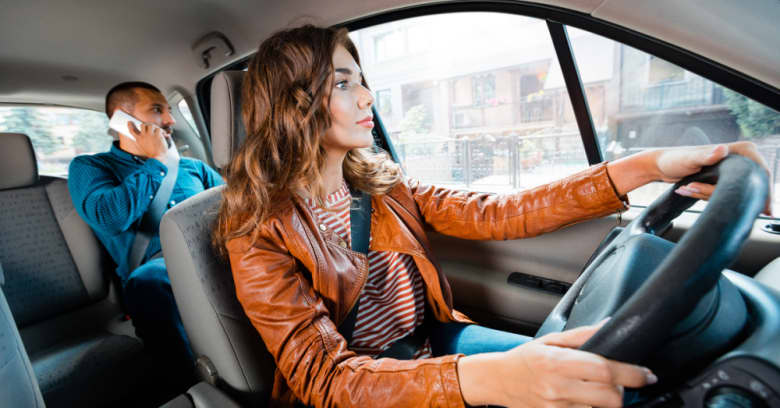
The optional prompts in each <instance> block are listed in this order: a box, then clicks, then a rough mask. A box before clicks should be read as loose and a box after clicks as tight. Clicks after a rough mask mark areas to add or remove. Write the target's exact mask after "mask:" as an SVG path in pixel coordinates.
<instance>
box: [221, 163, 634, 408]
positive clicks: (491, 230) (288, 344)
mask: <svg viewBox="0 0 780 408" xmlns="http://www.w3.org/2000/svg"><path fill="white" fill-rule="evenodd" d="M372 206H373V214H372V218H371V236H372V238H373V240H372V241H371V247H370V249H372V250H375V251H395V252H400V253H405V254H409V255H411V256H412V257H413V259H414V261H415V262H416V264H417V267H418V269H419V270H420V273H421V274H422V278H423V280H424V281H425V295H426V299H427V302H428V305H429V306H430V308H431V310H432V312H433V314H434V316H435V317H436V319H437V320H439V321H443V322H449V321H460V322H468V321H469V320H468V318H466V317H465V316H464V315H462V314H461V313H459V312H457V311H455V310H453V308H452V294H451V293H450V286H449V284H448V283H447V280H446V278H445V276H444V273H443V272H442V271H441V269H440V268H439V267H438V265H437V264H436V261H435V258H434V256H433V254H432V252H431V248H430V246H429V243H428V240H427V238H426V235H425V231H424V228H426V227H430V228H433V229H434V230H436V231H438V232H440V233H443V234H447V235H452V236H455V237H460V238H465V239H480V240H487V239H496V240H498V239H502V240H503V239H515V238H523V237H531V236H534V235H538V234H541V233H544V232H548V231H552V230H555V229H557V228H560V227H562V226H565V225H569V224H572V223H575V222H578V221H583V220H586V219H589V218H594V217H598V216H603V215H606V214H610V213H613V212H615V211H617V210H620V209H623V208H625V204H624V202H623V201H622V200H621V199H620V198H619V197H617V195H616V193H615V190H614V187H613V186H612V182H611V180H610V179H609V177H608V176H607V171H606V166H605V165H604V164H601V165H597V166H594V167H591V168H590V169H587V170H585V171H582V172H580V173H577V174H575V175H573V176H570V177H567V178H565V179H563V180H561V181H558V182H555V183H552V184H548V185H545V186H540V187H537V188H534V189H531V190H527V191H523V192H519V193H516V194H512V195H495V194H483V193H467V192H461V191H453V190H447V189H443V188H437V187H432V186H424V185H420V184H419V183H416V182H411V181H410V182H406V183H401V184H399V185H398V186H396V187H395V188H394V189H393V190H392V191H391V192H390V193H388V194H386V195H382V196H374V197H373V198H372ZM259 228H260V229H261V230H260V234H259V237H260V238H259V240H258V241H257V242H255V243H254V245H250V239H249V237H242V238H236V239H234V240H231V241H230V242H229V243H228V244H227V249H228V252H229V255H230V264H231V266H232V270H233V278H234V279H235V283H236V292H237V295H238V299H239V301H240V302H241V305H242V306H243V308H244V310H245V311H246V314H247V316H249V319H250V320H251V321H252V324H254V326H255V328H257V330H258V332H260V334H261V336H262V338H263V341H264V342H265V344H266V346H267V348H268V351H269V352H270V353H271V355H272V356H273V357H274V360H275V361H276V366H277V370H276V375H275V382H274V387H273V391H272V397H271V398H272V404H271V405H275V406H285V405H292V404H293V403H294V402H295V401H302V402H303V403H304V404H306V405H313V406H316V407H324V406H327V407H331V406H342V407H349V406H354V407H379V406H388V407H391V406H392V407H428V406H430V407H462V406H464V402H463V398H462V396H461V393H460V384H459V381H458V375H457V369H456V365H457V362H458V359H459V358H460V356H458V355H452V356H444V357H438V358H432V359H423V360H412V361H402V360H393V359H387V358H383V359H378V360H374V359H372V358H370V357H367V356H358V355H356V354H355V353H354V352H352V351H350V350H349V349H348V348H347V344H346V342H345V340H344V338H343V337H342V336H341V335H340V334H339V333H338V330H337V327H338V325H339V324H340V323H341V322H342V320H343V319H344V318H345V317H346V315H347V313H348V312H349V310H350V309H351V308H352V306H353V305H354V304H355V302H357V299H358V294H359V293H360V291H361V288H362V287H363V284H364V283H365V281H366V277H367V276H368V264H367V260H366V256H365V255H363V254H360V253H357V252H353V251H351V250H350V249H348V248H342V247H341V246H339V245H338V239H337V238H336V237H335V235H334V233H333V232H331V231H330V230H326V231H322V230H321V229H320V228H319V226H318V224H317V218H316V217H315V216H314V214H313V213H312V212H311V210H310V209H309V208H308V207H307V206H306V204H305V203H304V202H303V200H301V199H298V198H294V199H292V200H290V202H289V203H287V204H286V205H285V208H283V210H282V211H280V212H278V213H277V214H276V215H275V216H273V217H272V218H271V219H269V220H267V221H266V222H265V223H263V224H262V225H260V226H259Z"/></svg>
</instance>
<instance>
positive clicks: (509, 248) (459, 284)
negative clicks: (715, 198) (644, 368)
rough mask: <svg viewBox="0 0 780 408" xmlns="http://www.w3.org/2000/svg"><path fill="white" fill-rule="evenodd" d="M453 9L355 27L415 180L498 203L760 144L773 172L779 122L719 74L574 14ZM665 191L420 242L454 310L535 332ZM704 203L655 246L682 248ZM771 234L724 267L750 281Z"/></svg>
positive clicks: (770, 254) (382, 134)
mask: <svg viewBox="0 0 780 408" xmlns="http://www.w3.org/2000/svg"><path fill="white" fill-rule="evenodd" d="M483 7H484V6H483ZM457 11H458V12H455V10H453V12H448V10H447V8H446V7H436V6H434V7H427V8H425V7H424V8H418V9H415V10H413V11H410V10H405V11H404V12H400V13H396V14H386V15H382V16H378V17H377V16H375V17H373V18H372V19H367V20H362V21H357V22H352V23H350V24H348V27H350V29H351V34H350V35H351V37H352V39H353V41H354V42H355V44H356V45H357V46H358V48H359V51H360V55H361V58H362V61H361V64H362V68H363V71H364V73H365V76H366V79H367V81H368V83H369V85H370V86H371V88H372V90H373V92H374V95H375V106H374V108H375V111H376V115H377V117H378V118H379V120H380V121H381V124H382V126H380V127H379V129H378V135H377V136H378V139H379V144H380V145H382V146H383V147H385V148H386V149H387V150H389V152H390V153H391V154H392V155H393V156H394V158H395V159H396V160H397V161H398V162H400V163H401V165H402V166H403V167H404V170H405V172H406V175H407V176H408V177H412V178H416V179H419V180H421V181H422V182H424V183H430V184H435V185H441V186H448V187H452V188H457V189H465V190H473V191H485V192H492V193H497V194H506V193H511V192H513V191H519V190H522V189H528V188H533V187H536V186H539V185H542V184H544V183H547V182H550V181H553V180H556V179H559V178H562V177H565V176H566V175H569V174H572V173H574V172H576V171H578V170H582V169H584V168H586V167H588V166H589V165H592V164H595V163H598V162H601V161H603V160H615V159H618V158H620V157H624V156H626V155H629V154H632V153H635V152H638V151H642V150H645V149H650V148H658V147H681V146H689V145H701V144H709V143H725V142H732V141H737V140H752V141H754V142H755V143H756V144H757V145H758V147H759V150H760V152H761V153H762V155H763V156H764V158H765V159H766V160H767V162H768V163H769V168H770V170H772V172H777V169H778V167H780V166H778V159H779V158H780V157H779V156H778V152H779V151H780V115H779V114H778V112H777V111H776V110H773V109H772V108H771V107H768V106H766V105H763V104H761V103H759V102H756V101H754V100H752V99H750V98H749V97H748V96H749V95H750V91H751V90H752V89H753V88H750V86H747V85H746V86H742V85H744V84H745V83H747V82H745V81H744V78H740V77H738V76H734V77H724V75H726V74H724V72H725V71H724V69H723V67H719V66H716V65H714V64H713V65H712V66H707V65H706V64H705V65H703V66H702V65H700V64H699V65H696V70H697V71H698V74H695V73H693V72H692V71H689V70H686V69H685V68H682V67H681V66H680V65H677V64H674V63H671V62H669V61H668V59H679V60H681V61H683V60H686V58H688V61H690V56H689V55H687V54H685V55H683V54H682V53H681V52H680V50H677V49H673V48H672V47H669V48H664V47H660V46H659V44H658V42H655V41H652V39H648V38H644V37H642V36H640V35H638V34H636V33H633V32H628V31H627V30H625V31H621V30H619V29H615V27H613V26H611V27H601V26H599V24H598V23H597V22H595V21H592V20H589V19H587V18H586V17H582V16H581V17H572V16H571V15H554V13H552V14H551V13H550V12H549V10H543V11H538V10H535V9H533V8H528V7H519V8H517V9H516V10H513V9H512V8H511V7H501V8H500V9H491V10H486V9H480V8H479V6H474V7H472V8H470V9H465V10H464V8H462V7H461V8H460V10H457ZM521 14H526V15H521ZM559 21H565V22H567V23H569V24H575V25H577V26H580V27H587V28H590V29H591V30H593V31H591V30H585V29H581V28H575V27H573V26H570V25H567V24H561V23H560V22H559ZM594 31H598V32H600V34H596V33H595V32H594ZM608 35H609V36H608ZM610 37H611V38H610ZM615 37H619V38H617V40H616V39H615ZM628 44H631V45H628ZM649 51H653V52H652V53H651V52H649ZM659 55H660V56H659ZM686 56H687V57H686ZM662 57H664V58H662ZM695 61H698V62H697V64H698V63H701V61H700V60H695ZM706 74H711V75H712V76H713V77H716V79H719V80H720V81H721V82H727V83H729V84H730V85H735V84H736V86H734V87H735V88H738V89H739V91H732V90H730V89H728V88H726V87H724V86H722V85H720V84H718V83H716V82H714V81H712V80H710V79H707V75H706ZM740 81H742V82H740ZM765 91H766V89H765ZM768 91H770V92H775V93H777V90H776V89H774V88H771V87H770V88H768ZM764 99H765V98H764ZM774 101H775V102H777V101H778V99H777V98H775V100H774ZM775 104H777V103H775ZM775 108H777V106H775ZM774 179H775V180H776V179H777V178H776V177H774ZM668 187H669V185H665V184H663V183H652V184H650V185H648V186H646V187H643V188H641V189H638V190H636V191H634V192H632V193H630V194H629V200H630V202H631V208H630V210H629V211H627V212H625V213H623V214H617V215H613V216H609V217H605V218H601V219H595V220H591V221H587V222H582V223H579V224H576V225H573V226H569V227H567V228H563V229H561V230H559V231H556V232H553V233H548V234H545V235H542V236H538V237H534V238H528V239H523V240H514V241H503V242H498V241H465V240H461V239H457V238H453V237H448V236H443V235H441V234H437V233H434V232H432V231H431V232H430V233H429V236H430V239H431V243H432V246H433V247H434V251H435V253H436V255H437V258H438V260H439V262H440V264H441V266H442V267H443V269H444V271H445V273H446V274H447V276H448V278H449V281H450V284H451V286H452V289H453V294H454V299H455V303H456V307H457V308H458V309H460V310H461V311H463V312H465V313H466V314H468V315H470V316H471V317H472V318H474V319H475V320H477V321H478V322H480V323H482V324H485V325H488V326H492V327H496V328H502V329H509V330H514V331H517V332H521V333H525V334H531V335H532V334H533V333H534V332H535V330H536V329H537V328H538V327H539V325H540V324H541V322H542V321H543V320H544V318H545V317H546V316H547V314H548V313H549V312H550V310H551V309H552V308H553V306H554V305H555V304H556V303H557V301H558V300H559V299H560V296H561V295H562V294H563V293H564V292H565V291H566V289H567V288H568V286H569V285H570V284H571V283H572V282H574V280H576V278H577V277H578V275H579V273H580V272H581V270H582V268H583V266H584V265H585V263H586V262H587V260H588V259H589V257H590V255H591V254H592V253H593V251H594V250H595V249H596V248H597V247H598V245H599V243H600V242H602V240H604V238H605V237H606V236H607V235H608V234H609V232H610V231H611V230H612V229H613V228H614V227H616V226H619V225H625V224H627V223H628V222H629V221H630V220H631V219H632V218H633V217H635V216H636V215H637V214H638V213H639V211H641V209H642V208H643V206H646V205H647V204H649V203H650V202H652V200H653V199H654V198H655V197H657V196H658V195H659V194H660V193H661V192H662V191H664V190H665V189H667V188H668ZM774 204H775V208H777V209H778V210H780V206H778V202H775V203H774ZM704 205H705V203H699V204H697V205H696V206H695V207H693V208H692V210H691V211H688V212H686V213H685V214H684V215H683V216H681V217H680V218H678V220H677V221H676V222H675V223H674V226H673V227H672V228H671V229H669V230H668V231H667V232H666V233H665V235H664V236H665V237H666V238H667V239H671V240H676V239H679V237H680V236H681V235H682V234H683V233H684V232H685V231H686V230H687V229H688V228H689V227H690V225H692V223H693V222H695V221H696V218H697V214H698V211H700V210H701V209H702V208H703V207H704ZM777 225H778V224H777V219H773V218H768V217H764V218H760V219H759V220H757V221H756V224H755V227H754V231H753V233H752V234H751V236H750V239H749V241H748V242H747V244H746V245H745V248H744V250H743V252H742V255H741V257H740V259H739V260H738V261H737V262H736V263H735V265H734V266H733V269H735V270H737V271H739V272H742V273H746V274H748V275H751V276H752V275H754V274H755V273H756V272H757V271H758V270H759V269H760V268H761V267H762V266H764V265H766V264H767V263H768V262H769V261H771V260H772V259H774V258H776V257H778V256H780V245H778V244H780V236H779V235H777V234H776V233H774V230H773V229H774V228H777Z"/></svg>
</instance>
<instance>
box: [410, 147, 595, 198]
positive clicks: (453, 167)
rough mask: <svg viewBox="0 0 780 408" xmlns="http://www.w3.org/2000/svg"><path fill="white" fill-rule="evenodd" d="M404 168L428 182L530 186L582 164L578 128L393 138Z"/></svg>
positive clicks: (565, 172) (467, 185)
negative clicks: (410, 139)
mask: <svg viewBox="0 0 780 408" xmlns="http://www.w3.org/2000/svg"><path fill="white" fill-rule="evenodd" d="M395 147H396V151H397V152H398V155H399V156H400V157H399V158H400V160H401V163H402V164H403V166H404V168H405V169H406V171H407V173H408V174H409V175H411V176H412V177H415V178H419V179H420V180H424V181H425V182H428V183H434V184H443V185H451V186H452V185H454V186H459V187H464V188H467V189H468V188H472V187H476V186H480V187H488V188H489V189H490V190H491V191H497V190H504V189H506V190H510V189H518V188H530V187H534V186H536V185H539V184H543V183H545V182H549V181H552V180H554V179H555V178H560V177H563V176H565V175H567V174H570V173H571V172H573V171H576V170H577V169H581V168H583V167H586V166H587V159H586V157H585V152H584V149H583V148H582V139H581V138H580V135H579V133H565V134H554V135H542V136H506V137H498V138H496V137H491V136H487V135H486V136H483V137H480V138H478V139H444V140H437V141H432V142H402V143H396V144H395Z"/></svg>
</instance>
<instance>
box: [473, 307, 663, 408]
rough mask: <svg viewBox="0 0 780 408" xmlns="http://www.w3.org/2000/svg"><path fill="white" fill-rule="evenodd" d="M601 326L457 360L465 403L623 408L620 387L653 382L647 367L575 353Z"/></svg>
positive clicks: (548, 336) (652, 376) (593, 326)
mask: <svg viewBox="0 0 780 408" xmlns="http://www.w3.org/2000/svg"><path fill="white" fill-rule="evenodd" d="M603 324H604V322H601V323H599V324H597V325H592V326H584V327H580V328H577V329H573V330H567V331H564V332H560V333H552V334H548V335H546V336H544V337H540V338H538V339H535V340H533V341H531V342H528V343H526V344H523V345H521V346H518V347H515V348H514V349H512V350H509V351H506V352H502V353H485V354H476V355H472V356H467V357H462V358H461V359H460V360H459V361H458V376H459V377H460V384H461V393H462V395H463V398H464V400H465V401H466V403H467V404H469V405H472V406H473V405H488V404H491V405H503V406H506V407H510V408H514V407H586V406H598V407H621V406H623V387H632V388H638V387H643V386H645V385H649V384H653V383H655V382H656V381H657V378H656V377H655V375H654V374H653V373H652V372H651V371H650V370H649V369H647V368H644V367H640V366H637V365H633V364H626V363H621V362H618V361H612V360H607V359H606V358H604V357H601V356H599V355H596V354H593V353H588V352H585V351H581V350H577V349H576V348H578V347H580V346H581V345H582V344H583V343H585V342H586V341H587V340H588V339H589V338H590V337H591V336H593V334H595V333H596V332H597V331H598V329H599V328H601V326H602V325H603Z"/></svg>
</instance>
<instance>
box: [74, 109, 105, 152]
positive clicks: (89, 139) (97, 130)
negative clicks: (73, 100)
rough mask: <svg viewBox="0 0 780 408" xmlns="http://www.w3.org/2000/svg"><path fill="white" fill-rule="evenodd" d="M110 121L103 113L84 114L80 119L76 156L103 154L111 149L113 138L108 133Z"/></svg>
mask: <svg viewBox="0 0 780 408" xmlns="http://www.w3.org/2000/svg"><path fill="white" fill-rule="evenodd" d="M106 129H108V119H106V116H105V115H104V114H102V113H98V112H84V113H83V114H81V115H79V117H78V126H77V127H76V134H75V135H74V136H73V147H74V148H75V149H76V154H82V153H92V152H103V151H106V150H108V149H109V146H110V145H111V141H112V140H113V138H112V137H111V136H109V135H108V134H107V133H106Z"/></svg>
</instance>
